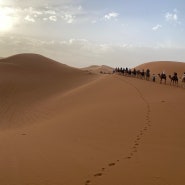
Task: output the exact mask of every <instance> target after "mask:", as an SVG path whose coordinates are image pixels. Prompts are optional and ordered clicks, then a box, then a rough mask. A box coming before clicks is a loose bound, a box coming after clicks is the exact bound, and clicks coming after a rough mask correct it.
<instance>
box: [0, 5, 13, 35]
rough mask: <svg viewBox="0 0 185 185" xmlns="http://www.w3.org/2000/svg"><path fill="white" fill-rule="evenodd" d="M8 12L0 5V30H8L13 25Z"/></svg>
mask: <svg viewBox="0 0 185 185" xmlns="http://www.w3.org/2000/svg"><path fill="white" fill-rule="evenodd" d="M0 2H1V1H0ZM9 14H10V10H8V9H3V8H1V7H0V32H5V31H9V30H10V29H11V28H12V27H13V24H14V21H13V18H12V17H11V16H10V15H9Z"/></svg>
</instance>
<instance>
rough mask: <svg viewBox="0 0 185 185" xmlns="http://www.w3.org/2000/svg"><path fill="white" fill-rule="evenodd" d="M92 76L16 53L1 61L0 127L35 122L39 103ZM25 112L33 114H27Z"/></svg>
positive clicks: (34, 56)
mask: <svg viewBox="0 0 185 185" xmlns="http://www.w3.org/2000/svg"><path fill="white" fill-rule="evenodd" d="M93 77H94V76H93V75H89V74H87V73H86V72H84V71H81V70H79V69H75V68H72V67H69V66H66V65H64V64H61V63H58V62H56V61H53V60H51V59H49V58H46V57H43V56H41V55H37V54H19V55H15V56H12V57H9V58H5V59H1V60H0V86H1V88H0V104H1V107H0V118H1V123H0V126H5V127H6V126H8V127H9V126H10V125H11V126H16V125H18V123H21V122H24V123H25V122H29V121H31V120H32V119H33V121H35V120H36V119H37V117H39V115H42V110H43V109H42V106H41V107H39V106H40V105H41V104H42V102H44V103H45V102H46V100H48V99H49V98H51V97H52V96H56V95H57V94H58V93H60V94H61V93H64V92H66V91H68V90H70V89H73V88H75V87H78V86H79V85H82V84H84V83H86V82H88V81H90V80H91V79H92V78H93ZM33 107H34V108H33ZM39 109H40V110H39ZM29 111H31V112H33V114H29V115H28V114H27V112H29ZM43 114H47V112H46V113H44V112H43ZM27 116H28V118H27ZM29 117H30V118H29Z"/></svg>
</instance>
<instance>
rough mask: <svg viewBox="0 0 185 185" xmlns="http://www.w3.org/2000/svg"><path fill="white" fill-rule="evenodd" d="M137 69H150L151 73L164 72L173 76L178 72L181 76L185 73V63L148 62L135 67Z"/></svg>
mask: <svg viewBox="0 0 185 185" xmlns="http://www.w3.org/2000/svg"><path fill="white" fill-rule="evenodd" d="M135 68H136V69H140V70H142V69H144V70H146V69H150V71H151V73H155V74H158V73H161V72H163V71H165V72H166V74H173V73H174V72H177V73H178V75H179V76H182V74H183V73H184V72H185V62H172V61H156V62H148V63H144V64H141V65H139V66H136V67H135Z"/></svg>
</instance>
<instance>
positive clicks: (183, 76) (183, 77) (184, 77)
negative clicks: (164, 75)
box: [182, 72, 185, 80]
mask: <svg viewBox="0 0 185 185" xmlns="http://www.w3.org/2000/svg"><path fill="white" fill-rule="evenodd" d="M183 79H185V72H184V74H183V75H182V80H183Z"/></svg>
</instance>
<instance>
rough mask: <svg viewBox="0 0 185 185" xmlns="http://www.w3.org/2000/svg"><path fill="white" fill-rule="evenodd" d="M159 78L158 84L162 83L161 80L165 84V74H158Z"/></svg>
mask: <svg viewBox="0 0 185 185" xmlns="http://www.w3.org/2000/svg"><path fill="white" fill-rule="evenodd" d="M158 76H159V78H160V83H162V81H163V79H164V83H165V84H166V74H164V73H161V74H158Z"/></svg>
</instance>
